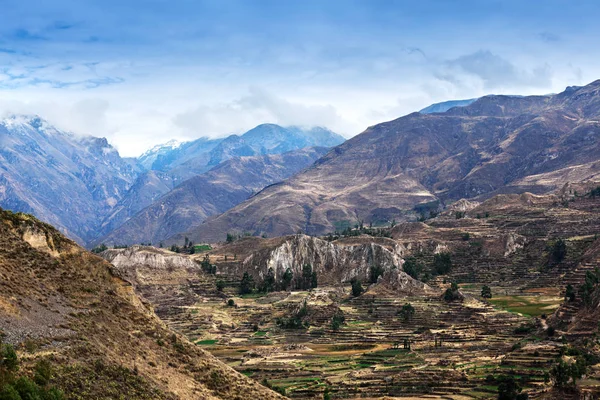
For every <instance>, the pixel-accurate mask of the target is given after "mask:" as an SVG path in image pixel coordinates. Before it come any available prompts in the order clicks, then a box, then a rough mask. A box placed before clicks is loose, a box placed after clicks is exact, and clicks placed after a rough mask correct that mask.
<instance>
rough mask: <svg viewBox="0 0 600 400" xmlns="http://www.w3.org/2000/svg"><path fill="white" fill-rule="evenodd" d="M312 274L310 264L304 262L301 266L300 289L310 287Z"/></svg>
mask: <svg viewBox="0 0 600 400" xmlns="http://www.w3.org/2000/svg"><path fill="white" fill-rule="evenodd" d="M312 275H313V269H312V265H310V264H304V265H303V266H302V279H301V283H300V289H303V290H306V289H310V288H311V286H312Z"/></svg>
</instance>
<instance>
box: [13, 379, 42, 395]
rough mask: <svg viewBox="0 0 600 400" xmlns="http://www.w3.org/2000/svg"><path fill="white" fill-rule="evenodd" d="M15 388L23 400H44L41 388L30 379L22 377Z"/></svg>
mask: <svg viewBox="0 0 600 400" xmlns="http://www.w3.org/2000/svg"><path fill="white" fill-rule="evenodd" d="M14 386H15V389H17V392H19V396H21V398H22V399H23V400H42V395H41V392H40V388H39V387H38V385H36V384H35V382H33V381H32V380H30V379H29V378H26V377H24V376H22V377H20V378H19V379H17V381H16V382H15V384H14Z"/></svg>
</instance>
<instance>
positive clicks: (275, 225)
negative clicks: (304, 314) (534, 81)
mask: <svg viewBox="0 0 600 400" xmlns="http://www.w3.org/2000/svg"><path fill="white" fill-rule="evenodd" d="M599 116H600V81H596V82H593V83H591V84H590V85H587V86H584V87H572V88H567V90H566V91H565V92H563V93H560V94H557V95H550V96H529V97H516V96H486V97H482V98H480V99H478V100H477V101H475V102H474V103H472V104H471V105H469V106H465V107H455V108H453V109H451V110H449V111H448V112H446V113H436V114H421V113H413V114H410V115H407V116H405V117H402V118H399V119H396V120H394V121H390V122H386V123H383V124H379V125H376V126H373V127H370V128H368V129H367V130H366V131H365V132H363V133H362V134H360V135H358V136H356V137H354V138H352V139H350V140H348V141H347V142H345V143H344V144H342V145H340V146H338V147H336V148H334V149H333V150H332V151H330V152H329V153H328V154H327V155H326V156H325V157H323V158H321V159H320V160H319V161H318V162H317V163H316V164H315V165H314V166H313V167H311V168H310V169H308V170H306V171H304V172H303V173H301V174H298V175H296V176H294V177H292V178H290V179H289V180H287V181H285V182H282V183H280V184H277V185H273V186H271V187H268V188H266V189H265V190H263V191H262V192H261V193H259V194H258V195H256V196H254V197H252V198H251V199H249V200H247V201H245V202H244V203H242V204H240V205H239V206H236V207H235V208H233V209H232V210H230V211H228V212H226V213H224V214H222V215H220V216H218V217H216V218H213V219H211V220H209V221H207V222H206V223H204V224H203V225H201V226H199V227H197V228H195V229H194V230H193V231H192V232H189V233H187V234H186V236H189V237H190V238H191V239H192V240H194V241H199V240H202V241H217V240H223V238H224V237H225V233H226V232H228V231H232V230H243V231H249V232H253V233H267V234H269V235H284V234H290V233H295V232H296V231H298V230H302V231H304V232H306V233H309V234H322V233H325V232H328V231H333V230H335V229H342V228H343V227H345V226H347V225H354V224H356V223H358V222H359V221H365V222H372V223H374V224H378V223H389V222H390V221H392V220H393V219H406V218H409V219H410V218H415V213H414V212H413V207H414V206H415V205H417V204H419V203H424V202H433V201H440V202H449V201H454V200H458V199H460V198H473V197H486V196H490V195H492V194H494V193H496V192H500V191H503V190H510V191H512V192H520V191H523V190H524V188H522V187H520V186H518V185H516V186H514V185H513V186H512V187H511V188H510V189H509V188H508V187H507V185H509V184H511V183H512V182H517V181H518V180H519V179H523V178H525V177H527V176H530V175H535V174H543V173H547V172H551V171H556V170H559V169H562V168H567V167H569V166H573V165H578V164H585V163H590V162H593V161H596V160H599V159H600V122H599V120H598V117H599ZM181 239H182V236H176V237H174V238H173V240H181Z"/></svg>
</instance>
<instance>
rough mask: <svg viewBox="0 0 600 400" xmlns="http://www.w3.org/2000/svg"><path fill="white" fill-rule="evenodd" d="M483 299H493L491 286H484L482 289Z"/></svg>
mask: <svg viewBox="0 0 600 400" xmlns="http://www.w3.org/2000/svg"><path fill="white" fill-rule="evenodd" d="M481 297H483V298H484V299H491V298H492V289H490V287H489V286H487V285H484V286H483V287H482V288H481Z"/></svg>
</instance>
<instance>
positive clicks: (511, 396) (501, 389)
mask: <svg viewBox="0 0 600 400" xmlns="http://www.w3.org/2000/svg"><path fill="white" fill-rule="evenodd" d="M499 381H500V384H499V385H498V400H527V399H528V398H529V396H528V395H527V393H521V391H522V390H523V389H522V388H521V387H520V386H519V384H518V383H517V382H516V381H515V378H513V377H512V376H504V377H501V378H499Z"/></svg>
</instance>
